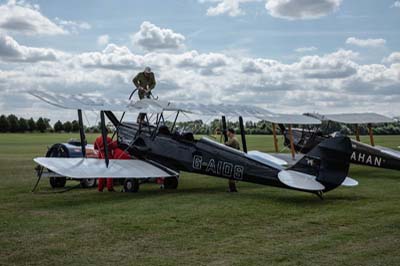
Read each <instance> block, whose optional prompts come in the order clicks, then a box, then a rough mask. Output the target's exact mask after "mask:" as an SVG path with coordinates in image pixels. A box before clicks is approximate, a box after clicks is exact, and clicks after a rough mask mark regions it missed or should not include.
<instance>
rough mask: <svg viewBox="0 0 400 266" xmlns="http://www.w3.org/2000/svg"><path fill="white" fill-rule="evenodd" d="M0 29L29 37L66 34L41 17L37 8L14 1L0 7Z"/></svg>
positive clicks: (11, 0)
mask: <svg viewBox="0 0 400 266" xmlns="http://www.w3.org/2000/svg"><path fill="white" fill-rule="evenodd" d="M0 29H1V30H3V31H6V32H14V33H23V34H29V35H33V34H44V35H56V34H67V31H66V30H64V29H63V28H62V27H60V26H58V25H56V24H55V23H54V22H52V21H51V20H50V19H48V18H47V17H45V16H44V15H42V14H41V13H40V9H39V6H37V5H30V4H27V3H25V2H23V1H19V2H16V1H15V0H10V1H8V2H7V3H5V4H3V5H0Z"/></svg>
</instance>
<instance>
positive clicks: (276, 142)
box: [272, 123, 279, 152]
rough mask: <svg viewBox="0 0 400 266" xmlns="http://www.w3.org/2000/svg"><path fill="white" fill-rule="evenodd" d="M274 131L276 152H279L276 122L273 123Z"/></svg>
mask: <svg viewBox="0 0 400 266" xmlns="http://www.w3.org/2000/svg"><path fill="white" fill-rule="evenodd" d="M272 133H273V135H274V147H275V152H279V150H278V139H277V138H276V124H275V123H272Z"/></svg>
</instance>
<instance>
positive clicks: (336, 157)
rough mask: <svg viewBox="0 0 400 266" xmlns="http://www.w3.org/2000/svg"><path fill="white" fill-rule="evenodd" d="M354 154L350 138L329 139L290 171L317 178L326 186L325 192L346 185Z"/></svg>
mask: <svg viewBox="0 0 400 266" xmlns="http://www.w3.org/2000/svg"><path fill="white" fill-rule="evenodd" d="M351 152H352V146H351V141H350V139H349V138H348V137H344V136H340V137H335V138H329V139H326V140H324V141H322V142H321V143H319V144H318V145H317V146H316V147H315V148H313V149H312V150H311V151H310V152H309V153H307V154H306V155H304V157H303V158H302V159H301V160H300V161H298V162H297V163H296V164H295V165H293V166H292V167H290V168H289V169H288V170H292V171H296V172H301V173H304V174H307V175H311V176H315V177H316V178H315V180H316V181H318V182H319V183H321V184H322V185H323V186H324V190H323V192H327V191H329V190H332V189H334V188H336V187H338V186H340V185H341V184H342V183H344V181H345V179H346V177H347V175H348V171H349V166H350V157H351Z"/></svg>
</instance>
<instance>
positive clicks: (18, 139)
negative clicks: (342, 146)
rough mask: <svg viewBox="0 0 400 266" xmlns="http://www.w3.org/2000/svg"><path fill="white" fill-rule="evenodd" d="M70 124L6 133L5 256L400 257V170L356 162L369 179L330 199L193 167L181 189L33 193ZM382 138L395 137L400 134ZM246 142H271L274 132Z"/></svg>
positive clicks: (1, 165) (253, 260) (50, 260)
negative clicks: (232, 183)
mask: <svg viewBox="0 0 400 266" xmlns="http://www.w3.org/2000/svg"><path fill="white" fill-rule="evenodd" d="M71 136H72V137H73V135H67V134H25V135H24V134H1V135H0V173H1V177H0V178H1V183H0V265H21V264H22V265H66V264H68V265H86V264H96V265H111V264H118V265H329V266H332V265H399V264H400V255H399V252H398V250H399V247H400V208H399V203H400V193H399V192H400V172H396V171H390V170H380V169H374V168H367V167H359V166H352V169H351V173H350V176H351V177H353V178H355V179H357V180H358V181H359V182H360V185H359V186H358V187H356V188H339V189H336V190H334V191H332V192H329V193H327V194H326V195H325V199H324V200H323V201H321V200H319V199H318V198H317V197H316V196H314V195H311V194H306V193H301V192H295V191H289V190H282V189H276V188H271V187H264V186H259V185H254V184H246V183H239V185H238V188H239V193H236V194H230V193H226V192H225V191H226V187H227V184H226V181H225V180H220V179H217V178H213V177H206V176H200V175H195V174H188V173H183V174H182V175H181V181H180V185H179V188H178V190H176V191H165V190H160V189H158V187H157V185H155V184H146V185H143V186H141V190H140V192H139V193H137V194H126V193H106V192H105V193H98V192H96V190H95V189H77V190H73V191H70V192H68V193H63V194H32V193H31V192H30V189H31V188H32V186H33V184H34V182H35V176H34V172H33V167H34V163H33V161H32V158H34V157H36V156H42V155H43V154H44V153H45V151H46V147H47V146H48V145H50V144H52V143H54V142H58V141H65V140H67V139H69V138H70V137H71ZM75 137H76V136H75ZM94 137H95V136H93V135H90V136H89V140H90V141H92V140H93V139H94ZM365 139H367V138H365ZM376 143H377V144H381V145H384V146H388V147H392V148H396V147H397V146H398V145H400V136H385V137H380V136H378V137H376ZM248 146H249V148H250V149H258V150H262V151H272V149H273V148H272V138H271V137H270V136H249V137H248ZM74 184H75V183H74V182H69V183H68V185H74ZM48 190H49V185H48V183H47V182H45V181H42V183H41V191H48Z"/></svg>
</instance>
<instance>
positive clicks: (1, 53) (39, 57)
mask: <svg viewBox="0 0 400 266" xmlns="http://www.w3.org/2000/svg"><path fill="white" fill-rule="evenodd" d="M63 54H64V53H62V52H60V51H57V50H54V49H49V48H35V47H27V46H23V45H20V44H18V42H17V41H15V40H14V39H13V38H12V37H10V36H7V35H1V34H0V60H3V61H19V62H38V61H55V60H57V59H58V58H59V57H61V56H62V55H63Z"/></svg>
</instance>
